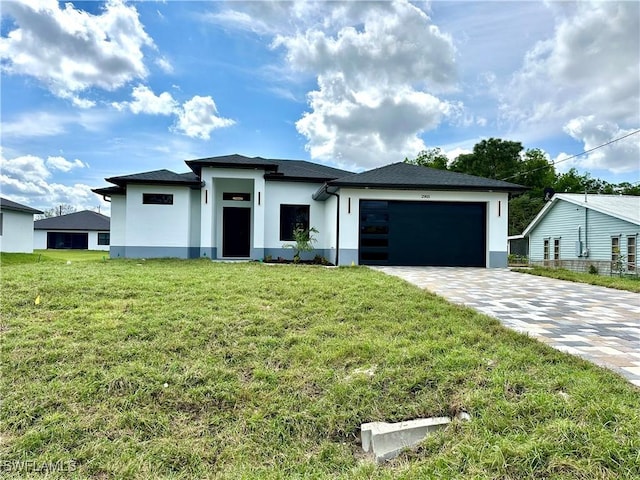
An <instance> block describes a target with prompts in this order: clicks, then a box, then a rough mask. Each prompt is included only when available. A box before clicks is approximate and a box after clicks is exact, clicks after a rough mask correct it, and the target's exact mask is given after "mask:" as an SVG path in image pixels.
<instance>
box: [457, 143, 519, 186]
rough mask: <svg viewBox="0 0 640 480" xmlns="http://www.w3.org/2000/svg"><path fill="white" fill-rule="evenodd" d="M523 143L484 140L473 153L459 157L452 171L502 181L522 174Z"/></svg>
mask: <svg viewBox="0 0 640 480" xmlns="http://www.w3.org/2000/svg"><path fill="white" fill-rule="evenodd" d="M522 149H523V147H522V143H520V142H513V141H510V140H501V139H499V138H489V139H488V140H482V141H480V142H479V143H476V144H475V145H474V146H473V153H466V154H462V155H458V157H457V158H456V159H455V160H454V161H453V162H452V163H451V165H450V167H449V168H450V170H453V171H454V172H460V173H468V174H470V175H477V176H479V177H485V178H494V179H498V180H500V179H502V178H506V177H511V176H513V175H514V174H517V173H518V172H520V171H521V170H520V163H521V157H520V152H522Z"/></svg>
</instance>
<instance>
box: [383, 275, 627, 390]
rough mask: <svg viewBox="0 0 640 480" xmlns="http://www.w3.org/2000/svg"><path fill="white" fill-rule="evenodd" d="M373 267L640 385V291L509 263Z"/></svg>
mask: <svg viewBox="0 0 640 480" xmlns="http://www.w3.org/2000/svg"><path fill="white" fill-rule="evenodd" d="M371 268H374V269H376V270H380V271H382V272H385V273H387V274H390V275H395V276H397V277H400V278H402V279H404V280H407V281H408V282H410V283H413V284H415V285H417V286H419V287H421V288H426V289H427V290H430V291H432V292H434V293H436V294H438V295H440V296H443V297H445V298H446V299H447V300H449V301H451V302H454V303H459V304H463V305H467V306H469V307H472V308H475V309H476V310H479V311H480V312H482V313H486V314H487V315H491V316H492V317H495V318H497V319H498V320H500V322H501V323H502V324H504V325H505V326H507V327H509V328H512V329H513V330H516V331H518V332H522V333H526V334H528V335H530V336H532V337H536V338H537V339H539V340H541V341H543V342H545V343H547V344H549V345H551V346H552V347H555V348H557V349H558V350H562V351H564V352H568V353H572V354H575V355H579V356H581V357H583V358H585V359H587V360H590V361H592V362H594V363H596V364H598V365H602V366H605V367H608V368H610V369H612V370H615V371H616V372H618V373H620V374H621V375H623V376H624V377H626V378H628V379H629V380H630V381H631V383H633V384H635V385H637V386H640V294H637V293H632V292H626V291H622V290H614V289H611V288H605V287H597V286H594V285H586V284H583V283H574V282H567V281H564V280H556V279H553V278H546V277H537V276H534V275H527V274H523V273H516V272H511V271H509V270H507V269H495V268H491V269H485V268H455V267H451V268H449V267H446V268H441V267H371Z"/></svg>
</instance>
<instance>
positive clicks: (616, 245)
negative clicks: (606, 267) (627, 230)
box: [611, 237, 620, 263]
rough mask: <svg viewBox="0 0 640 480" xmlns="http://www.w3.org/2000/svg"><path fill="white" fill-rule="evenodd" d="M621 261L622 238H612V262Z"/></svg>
mask: <svg viewBox="0 0 640 480" xmlns="http://www.w3.org/2000/svg"><path fill="white" fill-rule="evenodd" d="M619 259H620V237H611V262H613V263H615V262H617V261H618V260H619Z"/></svg>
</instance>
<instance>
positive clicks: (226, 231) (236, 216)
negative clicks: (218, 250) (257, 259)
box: [222, 207, 251, 257]
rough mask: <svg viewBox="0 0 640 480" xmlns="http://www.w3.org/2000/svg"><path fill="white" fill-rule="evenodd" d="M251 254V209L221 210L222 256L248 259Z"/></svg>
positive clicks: (231, 208)
mask: <svg viewBox="0 0 640 480" xmlns="http://www.w3.org/2000/svg"><path fill="white" fill-rule="evenodd" d="M250 254H251V209H250V208H241V207H224V208H223V209H222V256H223V257H248V256H250Z"/></svg>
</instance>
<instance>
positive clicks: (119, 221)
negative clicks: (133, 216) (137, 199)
mask: <svg viewBox="0 0 640 480" xmlns="http://www.w3.org/2000/svg"><path fill="white" fill-rule="evenodd" d="M109 228H110V229H111V245H116V246H120V247H121V246H124V245H126V244H127V234H126V232H127V197H126V196H124V195H113V196H112V197H111V220H110V224H109Z"/></svg>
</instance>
